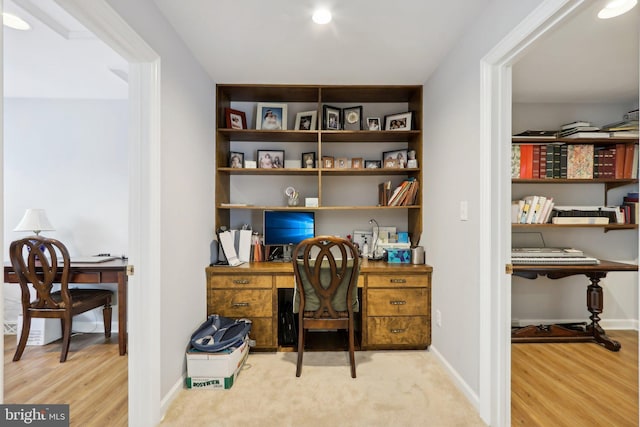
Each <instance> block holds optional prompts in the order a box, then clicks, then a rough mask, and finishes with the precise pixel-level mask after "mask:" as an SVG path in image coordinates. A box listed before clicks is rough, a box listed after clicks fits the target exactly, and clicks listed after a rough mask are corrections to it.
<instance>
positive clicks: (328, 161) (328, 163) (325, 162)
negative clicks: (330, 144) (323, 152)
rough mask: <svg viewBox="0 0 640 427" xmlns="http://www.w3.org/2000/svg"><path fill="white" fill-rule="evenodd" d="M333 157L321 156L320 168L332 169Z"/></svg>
mask: <svg viewBox="0 0 640 427" xmlns="http://www.w3.org/2000/svg"><path fill="white" fill-rule="evenodd" d="M333 161H334V159H333V157H332V156H322V168H323V169H333Z"/></svg>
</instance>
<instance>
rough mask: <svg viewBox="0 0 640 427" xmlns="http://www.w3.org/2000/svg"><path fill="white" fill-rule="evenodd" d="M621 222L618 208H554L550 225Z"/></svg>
mask: <svg viewBox="0 0 640 427" xmlns="http://www.w3.org/2000/svg"><path fill="white" fill-rule="evenodd" d="M621 220H622V218H621V216H620V207H619V206H555V207H554V208H553V210H552V212H551V223H552V224H601V225H602V224H617V223H619V222H620V221H621Z"/></svg>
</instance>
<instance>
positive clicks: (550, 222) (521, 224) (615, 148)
mask: <svg viewBox="0 0 640 427" xmlns="http://www.w3.org/2000/svg"><path fill="white" fill-rule="evenodd" d="M596 133H599V132H593V134H594V135H595V134H596ZM604 135H606V136H599V137H595V136H590V137H587V138H567V137H562V138H559V137H556V138H548V137H544V138H531V137H526V138H523V137H519V136H517V135H516V136H514V137H513V138H512V158H511V177H512V183H513V184H514V185H515V184H535V185H536V186H537V185H540V184H562V185H565V184H567V185H569V184H600V185H601V186H602V188H603V191H604V203H603V205H602V207H604V208H607V209H608V208H610V207H611V206H615V207H616V208H617V209H618V210H620V211H622V214H621V215H618V218H617V219H614V218H612V219H611V220H610V221H609V222H607V223H605V222H604V220H602V219H598V220H596V219H591V220H587V219H586V218H587V217H586V216H585V217H583V218H581V219H576V220H572V219H569V218H570V217H563V218H562V219H560V218H553V217H554V216H557V215H552V216H548V217H547V218H546V219H545V220H544V221H540V220H539V221H534V222H533V223H532V222H527V221H526V220H525V221H522V218H521V217H520V218H518V219H519V220H518V221H515V220H512V223H513V224H512V225H513V228H514V229H522V228H541V227H542V228H545V227H600V228H604V230H605V231H609V230H620V229H637V228H638V224H637V220H635V218H634V217H632V218H629V215H630V213H629V212H626V217H625V212H624V208H623V206H624V204H623V200H622V197H621V196H620V195H619V194H617V195H616V196H615V198H616V200H613V199H611V198H610V196H609V194H610V192H611V190H613V189H617V188H619V187H623V188H624V189H627V188H628V189H629V190H630V191H631V192H635V191H637V187H638V186H637V184H638V138H637V137H635V138H634V137H612V136H610V135H609V134H608V133H607V134H604ZM523 153H524V155H523ZM627 186H628V187H627ZM538 189H539V190H538ZM543 189H544V187H536V190H537V192H539V194H538V196H540V195H543V196H544V197H548V195H547V194H545V192H544V190H543ZM618 199H620V200H618ZM517 201H518V200H514V203H515V202H517ZM520 201H522V200H520ZM555 202H556V203H559V204H561V202H562V201H558V200H556V201H555ZM514 209H516V208H515V207H514ZM627 210H628V209H627ZM520 214H522V212H520ZM514 215H515V214H514ZM514 215H512V216H514ZM577 215H578V213H577V210H576V216H577ZM552 218H553V219H552ZM592 218H594V217H592Z"/></svg>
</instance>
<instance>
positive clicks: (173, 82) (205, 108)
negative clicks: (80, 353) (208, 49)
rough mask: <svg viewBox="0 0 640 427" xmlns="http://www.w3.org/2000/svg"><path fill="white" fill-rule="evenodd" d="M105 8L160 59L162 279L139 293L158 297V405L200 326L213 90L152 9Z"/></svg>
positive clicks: (138, 4) (210, 220) (208, 234)
mask: <svg viewBox="0 0 640 427" xmlns="http://www.w3.org/2000/svg"><path fill="white" fill-rule="evenodd" d="M108 3H109V4H110V5H111V7H113V9H114V10H115V11H116V12H117V13H118V14H119V15H121V16H122V18H123V19H124V20H125V21H126V22H127V23H128V24H129V25H130V26H131V28H133V29H134V30H135V31H136V33H138V34H139V35H140V36H141V37H142V38H143V39H144V40H145V41H146V43H147V44H148V45H149V46H150V47H151V48H152V49H153V50H154V51H155V52H157V53H158V54H159V55H160V65H161V69H160V81H161V93H160V97H161V102H162V107H161V140H162V149H161V171H160V174H161V183H160V185H161V212H160V217H161V230H162V231H161V233H162V235H161V236H160V241H161V248H160V249H161V258H162V260H161V265H162V267H161V272H160V277H161V278H162V279H161V282H160V283H143V284H142V285H143V286H145V287H148V292H159V293H160V295H161V306H160V307H157V309H158V310H159V311H160V313H161V319H162V320H161V323H160V324H159V325H148V327H149V328H159V329H160V331H161V337H162V339H161V342H160V355H149V357H160V375H161V378H160V386H161V387H160V390H159V398H160V399H162V398H164V397H165V396H167V394H169V393H170V391H171V389H172V387H174V386H175V385H176V384H182V383H181V378H182V374H183V373H184V371H185V370H186V366H185V356H184V352H185V349H186V347H187V344H188V342H189V337H190V336H191V333H192V332H193V331H194V330H195V329H196V327H197V326H198V325H199V324H200V323H201V322H203V321H204V320H205V318H206V286H205V283H206V281H205V270H204V269H205V267H206V266H207V265H208V264H209V244H210V242H211V239H212V238H213V228H214V214H213V212H214V209H213V194H214V164H215V162H214V153H215V150H214V142H213V137H214V130H215V112H214V106H215V86H214V84H213V82H212V81H211V79H210V78H209V77H208V76H207V75H206V73H205V72H204V70H203V69H202V68H201V67H200V66H199V65H198V64H197V62H196V61H195V59H194V58H193V56H192V55H191V54H190V51H189V49H188V48H187V47H186V46H185V45H184V44H183V43H182V42H181V41H180V39H179V37H178V36H177V35H176V33H175V32H174V30H173V28H172V27H171V26H170V25H169V24H168V23H167V21H166V20H165V19H164V17H163V16H162V15H161V14H160V12H159V11H158V9H157V7H156V5H155V3H154V2H153V1H151V0H140V1H135V2H132V1H128V0H109V1H108ZM212 42H217V41H212ZM143 188H144V185H143ZM132 309H135V308H132ZM131 377H132V373H130V378H131Z"/></svg>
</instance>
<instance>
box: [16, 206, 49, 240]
mask: <svg viewBox="0 0 640 427" xmlns="http://www.w3.org/2000/svg"><path fill="white" fill-rule="evenodd" d="M13 231H33V232H34V233H36V236H39V235H40V232H41V231H54V228H53V226H52V225H51V223H50V222H49V218H47V214H46V212H45V211H44V209H32V208H31V209H27V211H26V212H25V213H24V216H23V217H22V219H21V220H20V223H18V225H17V226H16V228H14V229H13Z"/></svg>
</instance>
